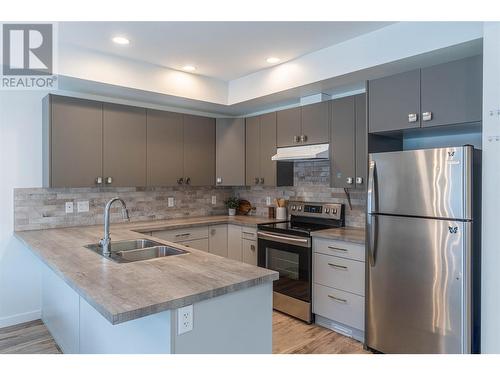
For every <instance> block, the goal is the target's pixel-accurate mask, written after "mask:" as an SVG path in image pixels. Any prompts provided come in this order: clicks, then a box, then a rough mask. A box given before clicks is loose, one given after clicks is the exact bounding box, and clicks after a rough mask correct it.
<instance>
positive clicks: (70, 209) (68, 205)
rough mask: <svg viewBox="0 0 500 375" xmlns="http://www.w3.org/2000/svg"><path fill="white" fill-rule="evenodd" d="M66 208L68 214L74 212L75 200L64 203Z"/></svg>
mask: <svg viewBox="0 0 500 375" xmlns="http://www.w3.org/2000/svg"><path fill="white" fill-rule="evenodd" d="M64 207H65V209H66V213H67V214H72V213H73V202H66V204H65V205H64Z"/></svg>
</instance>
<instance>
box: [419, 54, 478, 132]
mask: <svg viewBox="0 0 500 375" xmlns="http://www.w3.org/2000/svg"><path fill="white" fill-rule="evenodd" d="M482 93H483V76H482V58H481V56H474V57H469V58H467V59H462V60H458V61H453V62H450V63H446V64H440V65H436V66H431V67H429V68H425V69H422V127H428V126H439V125H448V124H461V123H466V122H477V121H481V118H482V115H481V113H482V101H483V96H482ZM425 112H430V113H431V116H430V120H426V119H425V117H424V113H425Z"/></svg>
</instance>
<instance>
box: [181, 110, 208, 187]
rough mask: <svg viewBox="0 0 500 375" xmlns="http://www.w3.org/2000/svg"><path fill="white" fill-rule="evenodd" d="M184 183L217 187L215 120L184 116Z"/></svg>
mask: <svg viewBox="0 0 500 375" xmlns="http://www.w3.org/2000/svg"><path fill="white" fill-rule="evenodd" d="M184 183H185V184H188V185H193V186H206V185H215V120H214V119H213V118H208V117H201V116H193V115H184Z"/></svg>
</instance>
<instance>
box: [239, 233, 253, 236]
mask: <svg viewBox="0 0 500 375" xmlns="http://www.w3.org/2000/svg"><path fill="white" fill-rule="evenodd" d="M241 233H243V234H248V235H249V236H255V233H252V232H241Z"/></svg>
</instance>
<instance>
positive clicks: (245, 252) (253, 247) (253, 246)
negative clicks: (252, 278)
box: [242, 239, 257, 266]
mask: <svg viewBox="0 0 500 375" xmlns="http://www.w3.org/2000/svg"><path fill="white" fill-rule="evenodd" d="M242 245H243V249H242V259H243V262H245V263H248V264H251V265H253V266H256V265H257V241H251V240H247V239H243V240H242Z"/></svg>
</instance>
